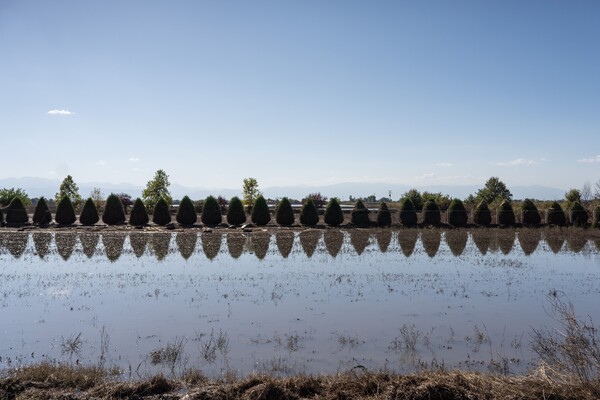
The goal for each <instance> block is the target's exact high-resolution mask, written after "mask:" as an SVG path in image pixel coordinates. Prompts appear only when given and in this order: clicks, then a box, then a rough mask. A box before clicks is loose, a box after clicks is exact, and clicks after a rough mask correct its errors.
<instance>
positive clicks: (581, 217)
mask: <svg viewBox="0 0 600 400" xmlns="http://www.w3.org/2000/svg"><path fill="white" fill-rule="evenodd" d="M589 218H590V217H589V215H588V212H587V211H586V210H585V208H583V206H582V205H581V203H580V202H578V201H576V202H575V203H573V205H572V206H571V221H572V222H573V225H575V226H580V227H581V226H586V225H587V222H588V219H589Z"/></svg>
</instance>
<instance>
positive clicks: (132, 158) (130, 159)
mask: <svg viewBox="0 0 600 400" xmlns="http://www.w3.org/2000/svg"><path fill="white" fill-rule="evenodd" d="M129 161H131V162H138V161H140V159H139V158H137V157H130V158H129Z"/></svg>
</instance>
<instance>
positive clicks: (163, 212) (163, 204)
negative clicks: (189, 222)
mask: <svg viewBox="0 0 600 400" xmlns="http://www.w3.org/2000/svg"><path fill="white" fill-rule="evenodd" d="M152 222H154V223H155V224H156V225H161V226H164V225H167V224H168V223H170V222H171V210H170V209H169V204H167V201H166V200H165V199H164V198H162V197H161V198H160V199H159V200H158V201H157V202H156V205H155V206H154V213H153V214H152Z"/></svg>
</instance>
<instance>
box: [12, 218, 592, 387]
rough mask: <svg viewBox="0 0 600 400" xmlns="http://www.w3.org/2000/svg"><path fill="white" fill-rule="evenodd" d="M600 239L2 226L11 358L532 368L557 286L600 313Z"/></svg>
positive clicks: (174, 369)
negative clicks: (536, 337)
mask: <svg viewBox="0 0 600 400" xmlns="http://www.w3.org/2000/svg"><path fill="white" fill-rule="evenodd" d="M599 248H600V241H598V240H596V241H594V240H588V239H587V238H585V237H582V236H580V235H571V234H565V233H564V232H561V231H558V230H557V231H553V230H546V231H545V230H518V231H515V230H496V229H490V230H473V231H472V232H467V231H465V230H448V231H441V230H417V229H414V230H410V229H407V230H400V231H391V230H350V231H346V232H341V231H337V230H307V231H303V232H295V233H294V232H291V231H284V232H277V233H267V232H251V233H229V234H221V233H200V234H198V233H196V232H178V233H167V232H156V233H148V232H144V233H142V232H139V233H138V232H135V233H131V234H127V233H119V232H114V233H105V234H97V233H81V232H78V233H75V232H56V233H53V232H44V231H36V232H35V233H25V232H11V233H2V234H1V235H0V282H2V284H1V286H0V288H1V292H0V323H1V325H0V326H1V329H0V368H12V367H16V366H19V365H26V364H32V363H39V362H42V361H46V360H51V361H61V362H69V363H73V364H86V365H87V364H93V365H101V366H103V367H107V368H111V367H113V366H115V367H118V368H119V369H120V371H121V373H122V374H123V376H124V377H131V378H138V377H144V376H148V375H149V374H153V373H156V372H164V373H165V374H178V373H182V372H183V371H185V370H186V369H191V368H195V369H200V370H202V371H203V372H204V373H205V374H206V375H208V376H212V377H219V376H223V375H231V374H235V375H237V376H244V375H246V374H248V373H251V372H267V373H270V374H274V375H290V374H296V373H334V372H342V371H348V370H351V369H353V368H358V369H361V370H365V369H366V370H369V371H378V370H388V371H393V372H400V373H403V372H411V371H416V370H419V369H422V368H434V369H435V368H446V369H451V368H460V369H464V370H479V371H493V372H501V373H522V372H525V371H527V369H528V368H530V367H531V366H532V365H534V364H535V363H536V356H535V354H534V353H533V352H532V350H531V340H532V328H533V329H539V328H542V327H548V328H552V327H555V326H558V323H557V321H555V319H554V318H553V315H552V309H551V307H550V302H549V299H552V298H555V297H560V298H562V299H564V300H565V301H569V302H572V303H573V304H574V306H575V310H576V312H577V315H578V316H580V317H583V318H587V317H588V316H589V317H591V318H592V319H593V320H595V321H598V320H600V311H599V309H598V307H597V302H598V298H599V293H600V252H599Z"/></svg>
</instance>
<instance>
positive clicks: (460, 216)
mask: <svg viewBox="0 0 600 400" xmlns="http://www.w3.org/2000/svg"><path fill="white" fill-rule="evenodd" d="M468 220H469V215H468V214H467V209H466V208H465V205H464V204H463V202H462V201H461V200H460V199H453V200H452V201H451V202H450V205H449V206H448V223H449V224H450V225H452V226H467V222H468Z"/></svg>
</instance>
